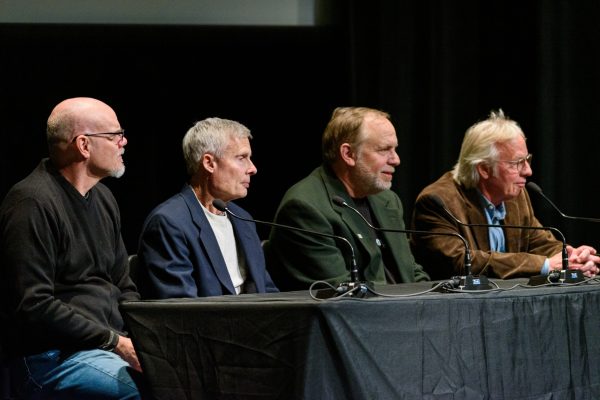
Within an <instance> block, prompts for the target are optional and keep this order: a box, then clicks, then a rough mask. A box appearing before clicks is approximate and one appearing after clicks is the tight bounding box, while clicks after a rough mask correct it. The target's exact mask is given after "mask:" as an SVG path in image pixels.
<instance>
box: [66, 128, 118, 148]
mask: <svg viewBox="0 0 600 400" xmlns="http://www.w3.org/2000/svg"><path fill="white" fill-rule="evenodd" d="M78 136H89V137H94V136H98V137H103V138H105V139H109V140H110V141H114V140H115V139H114V138H115V137H117V138H118V139H117V144H120V143H121V142H122V141H123V138H124V137H125V129H119V130H118V131H116V132H98V133H82V134H81V135H77V136H75V137H74V138H73V142H74V141H75V140H76V139H77V137H78Z"/></svg>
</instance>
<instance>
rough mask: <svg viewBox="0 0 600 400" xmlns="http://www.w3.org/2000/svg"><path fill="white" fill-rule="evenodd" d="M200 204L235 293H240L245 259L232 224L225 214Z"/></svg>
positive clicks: (243, 277) (243, 279) (244, 278)
mask: <svg viewBox="0 0 600 400" xmlns="http://www.w3.org/2000/svg"><path fill="white" fill-rule="evenodd" d="M199 203H200V202H199ZM200 206H202V210H204V214H205V215H206V218H207V219H208V222H209V223H210V226H211V228H212V230H213V232H214V234H215V237H216V238H217V243H219V248H220V249H221V254H222V255H223V259H225V265H227V270H228V271H229V276H230V277H231V282H232V283H233V287H235V292H236V294H240V292H241V291H242V285H243V284H244V281H245V280H246V259H245V258H244V254H243V253H242V252H241V251H238V248H237V244H236V240H235V235H234V234H233V225H231V221H229V218H227V215H226V214H224V215H217V214H213V213H211V212H210V211H208V210H207V209H206V208H205V207H204V206H203V205H202V204H201V203H200Z"/></svg>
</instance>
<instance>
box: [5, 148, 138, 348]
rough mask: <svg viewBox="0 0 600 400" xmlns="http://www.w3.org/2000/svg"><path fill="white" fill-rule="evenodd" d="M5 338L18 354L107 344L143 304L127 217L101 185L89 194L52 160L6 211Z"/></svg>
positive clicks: (21, 186) (18, 189)
mask: <svg viewBox="0 0 600 400" xmlns="http://www.w3.org/2000/svg"><path fill="white" fill-rule="evenodd" d="M0 261H1V268H0V282H1V283H0V285H2V286H1V288H2V290H1V296H2V303H1V307H2V310H1V311H2V317H3V319H5V321H4V322H6V321H10V323H9V324H3V325H4V331H5V332H4V333H5V337H4V340H5V341H7V342H8V344H9V349H10V350H11V352H12V353H14V354H25V355H26V354H35V353H39V352H42V351H45V350H49V349H60V350H73V351H75V350H82V349H89V348H97V347H100V346H101V345H102V344H103V343H105V342H106V341H107V340H108V337H109V336H110V331H111V330H113V331H116V332H118V333H123V329H124V323H123V319H122V317H121V314H120V313H119V309H118V306H119V302H120V301H123V300H137V299H139V295H138V293H137V292H136V289H135V286H134V284H133V282H132V281H131V279H130V277H129V273H128V271H129V270H128V266H127V252H126V250H125V246H124V244H123V240H122V238H121V222H120V214H119V210H118V207H117V203H116V200H115V199H114V197H113V195H112V193H111V192H110V190H109V189H108V188H107V187H106V186H104V185H103V184H101V183H98V184H97V185H96V186H94V187H93V188H92V189H91V190H90V191H89V192H88V194H87V196H82V195H81V194H80V193H79V192H78V191H77V190H76V189H75V188H74V187H73V186H72V185H71V184H70V183H69V182H68V181H67V180H66V179H65V178H64V177H63V176H62V175H60V174H59V173H58V171H56V170H55V169H54V168H53V167H52V164H51V163H50V162H49V160H47V159H45V160H43V161H42V162H41V163H40V164H39V166H38V167H37V168H36V169H35V170H34V171H33V172H32V173H31V174H30V175H29V176H28V177H27V178H25V179H24V180H22V181H21V182H19V183H17V184H16V185H15V186H14V187H13V188H12V189H11V190H10V191H9V193H8V194H7V195H6V197H5V199H4V201H3V202H2V205H1V206H0Z"/></svg>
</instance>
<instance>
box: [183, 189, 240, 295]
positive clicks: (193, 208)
mask: <svg viewBox="0 0 600 400" xmlns="http://www.w3.org/2000/svg"><path fill="white" fill-rule="evenodd" d="M181 193H182V195H183V198H184V200H185V202H186V204H187V206H188V208H189V210H190V214H191V217H192V221H193V222H194V224H195V225H196V226H197V227H198V231H199V232H200V243H199V245H200V246H201V247H202V248H203V249H204V251H205V253H206V257H207V258H208V260H209V261H210V265H211V268H212V269H213V271H214V273H215V275H216V276H217V278H219V281H220V282H221V284H222V285H223V286H224V287H226V288H227V290H229V292H230V293H231V294H235V288H234V287H233V282H231V277H230V276H229V271H228V270H227V265H225V260H224V259H223V255H222V254H221V249H220V248H219V243H218V242H217V238H216V237H215V235H214V233H213V231H212V229H211V227H210V223H209V222H208V219H207V218H206V216H205V215H204V210H203V209H202V206H200V203H199V202H198V199H197V198H196V195H195V194H194V191H193V190H192V188H191V187H189V186H187V185H186V187H185V188H184V189H183V190H182V192H181Z"/></svg>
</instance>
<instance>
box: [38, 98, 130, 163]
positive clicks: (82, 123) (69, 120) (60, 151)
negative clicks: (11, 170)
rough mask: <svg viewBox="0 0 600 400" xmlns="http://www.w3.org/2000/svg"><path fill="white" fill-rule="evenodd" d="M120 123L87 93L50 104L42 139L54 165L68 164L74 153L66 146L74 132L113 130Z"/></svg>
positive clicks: (102, 104)
mask: <svg viewBox="0 0 600 400" xmlns="http://www.w3.org/2000/svg"><path fill="white" fill-rule="evenodd" d="M120 127H121V126H120V124H119V120H118V119H117V115H116V114H115V112H114V111H113V109H112V108H111V107H110V106H109V105H107V104H106V103H104V102H102V101H100V100H97V99H93V98H90V97H74V98H71V99H66V100H63V101H61V102H60V103H58V104H57V105H56V106H55V107H54V109H53V110H52V112H51V113H50V116H49V117H48V123H47V126H46V139H47V141H48V150H49V152H50V158H51V159H52V160H53V161H54V162H55V163H56V164H57V165H65V163H66V164H68V163H70V162H72V161H73V159H72V158H73V157H74V156H77V154H75V153H74V151H75V149H73V148H70V147H69V144H70V143H72V141H73V140H74V139H75V138H76V137H77V136H79V135H84V134H87V133H95V132H114V131H117V130H119V129H120ZM71 147H72V146H71ZM70 153H73V154H70Z"/></svg>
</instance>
